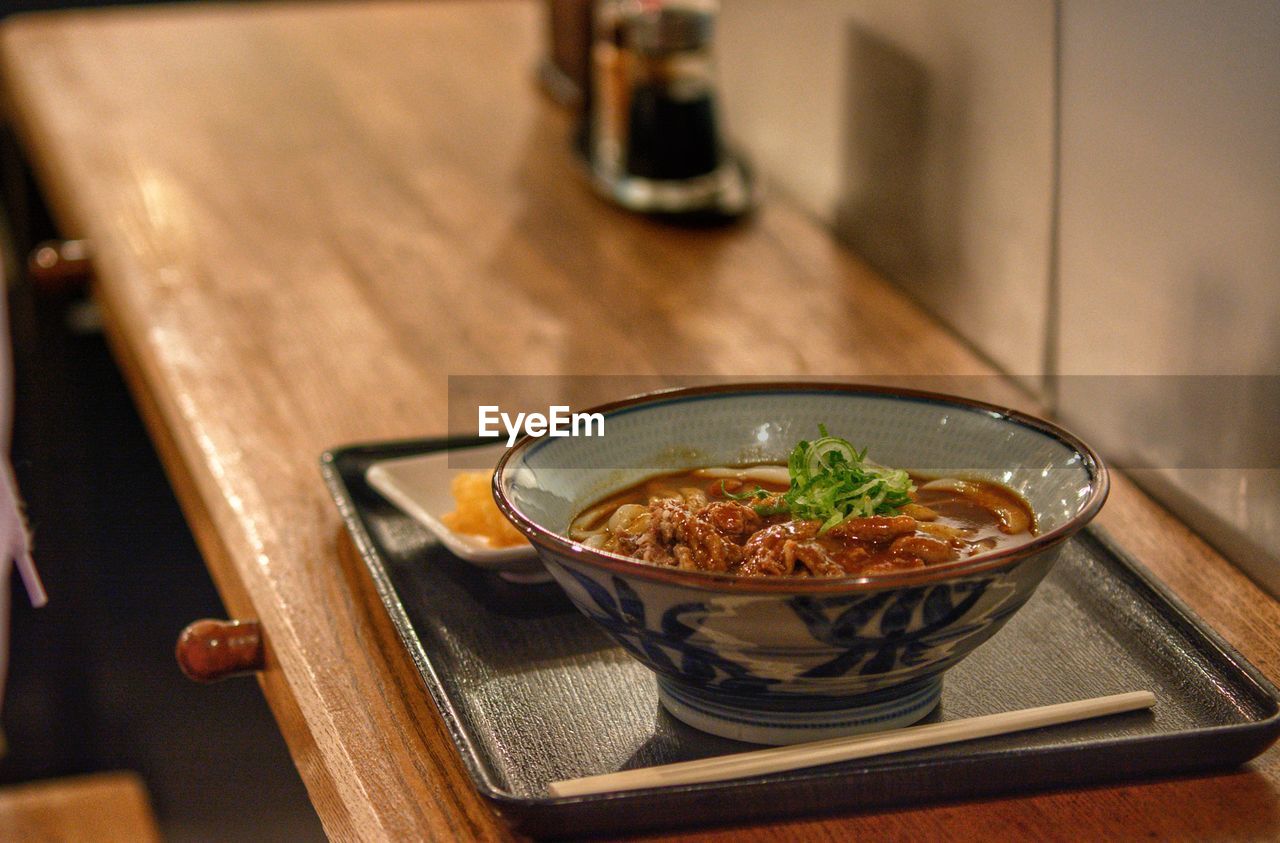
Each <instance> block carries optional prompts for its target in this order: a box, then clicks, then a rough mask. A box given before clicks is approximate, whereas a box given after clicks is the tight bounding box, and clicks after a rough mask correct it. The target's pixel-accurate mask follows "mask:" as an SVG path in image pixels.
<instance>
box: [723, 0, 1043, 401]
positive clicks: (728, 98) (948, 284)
mask: <svg viewBox="0 0 1280 843" xmlns="http://www.w3.org/2000/svg"><path fill="white" fill-rule="evenodd" d="M718 49H719V61H720V70H721V76H722V78H723V89H724V90H723V99H724V103H725V109H726V117H727V123H728V125H729V128H730V131H731V133H732V134H733V136H734V137H735V138H736V139H737V140H738V141H739V142H740V143H741V144H742V145H743V146H744V147H745V148H746V149H747V151H748V152H749V153H750V154H751V156H752V157H753V159H754V160H755V161H756V162H757V163H758V165H759V166H760V167H761V169H762V170H763V171H764V172H765V173H766V174H767V176H768V177H769V181H770V182H771V184H772V186H773V188H774V189H776V190H779V191H782V192H785V193H787V194H789V195H790V196H792V197H794V198H795V199H797V200H798V201H799V202H800V203H801V204H803V205H804V206H805V207H807V208H808V209H809V210H811V211H812V212H813V213H814V214H815V215H817V216H819V217H820V218H822V219H824V220H826V221H828V222H829V223H831V224H833V225H834V226H836V228H837V230H838V231H839V232H840V233H841V234H842V235H844V237H845V238H846V239H847V240H848V241H849V243H850V244H851V245H852V246H853V247H854V248H855V249H856V250H857V251H858V252H859V253H860V254H862V255H863V256H864V257H866V258H867V259H868V260H870V261H871V262H872V263H873V264H875V265H876V266H877V267H878V268H879V269H881V270H882V271H883V272H884V273H885V274H887V275H889V276H891V277H893V278H895V279H897V280H898V281H900V282H901V283H902V284H903V285H904V286H905V287H906V288H907V289H909V290H910V291H911V292H912V293H913V294H914V295H916V296H917V297H918V298H919V299H921V300H922V301H923V302H924V303H925V304H926V305H927V306H928V307H929V308H930V309H931V310H933V311H934V312H936V313H937V314H939V315H940V316H942V317H943V318H944V319H946V320H947V321H949V322H951V323H952V324H953V325H954V326H956V327H957V328H958V329H959V330H960V331H961V332H962V333H964V334H966V335H967V336H969V337H971V338H976V339H977V341H978V345H979V346H980V348H981V349H982V350H983V351H984V352H985V353H986V354H988V355H989V356H991V357H992V358H993V359H994V360H995V361H996V362H998V363H999V364H1000V365H1001V366H1002V367H1003V368H1004V369H1006V370H1007V371H1010V372H1013V373H1017V374H1020V375H1027V376H1029V377H1030V380H1031V381H1032V382H1033V383H1034V382H1038V378H1039V376H1040V374H1041V373H1042V372H1043V362H1044V349H1045V341H1046V318H1047V307H1048V301H1049V297H1048V272H1049V233H1050V209H1051V201H1050V200H1051V189H1052V154H1053V96H1052V94H1053V88H1052V86H1053V3H1052V1H1051V0H894V2H888V0H724V2H723V4H722V12H721V27H720V31H719V34H718ZM833 374H837V373H833Z"/></svg>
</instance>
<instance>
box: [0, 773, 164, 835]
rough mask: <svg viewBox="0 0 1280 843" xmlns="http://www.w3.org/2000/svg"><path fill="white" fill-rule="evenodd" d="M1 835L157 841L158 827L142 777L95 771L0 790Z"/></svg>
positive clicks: (131, 774)
mask: <svg viewBox="0 0 1280 843" xmlns="http://www.w3.org/2000/svg"><path fill="white" fill-rule="evenodd" d="M0 840H15V841H16V840H23V841H29V843H160V830H159V829H158V828H157V827H156V821H155V817H154V816H153V815H152V813H151V803H150V800H148V798H147V790H146V788H145V787H144V786H143V784H142V780H141V779H139V778H138V777H137V776H136V775H134V774H133V773H97V774H95V775H91V776H77V777H75V778H68V779H50V780H48V781H41V782H32V783H31V784H22V785H16V786H14V787H6V788H4V789H3V790H0Z"/></svg>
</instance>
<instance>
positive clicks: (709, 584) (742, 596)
mask: <svg viewBox="0 0 1280 843" xmlns="http://www.w3.org/2000/svg"><path fill="white" fill-rule="evenodd" d="M603 409H604V411H605V413H606V431H617V432H618V433H617V435H616V436H615V438H614V439H612V440H610V439H608V437H607V436H606V437H605V438H602V439H594V440H573V439H560V440H555V441H549V440H540V441H537V442H534V443H529V442H526V443H524V444H523V445H517V446H516V448H515V449H513V450H512V451H511V452H509V453H508V455H507V456H506V457H505V458H504V460H503V462H502V463H500V464H499V468H498V473H497V474H496V476H495V497H496V498H497V500H498V504H499V507H500V508H502V509H503V511H504V512H505V513H506V514H507V516H508V517H509V518H511V520H512V521H513V523H515V524H516V526H517V527H519V528H520V529H521V530H522V531H523V532H524V533H525V534H526V535H527V536H528V537H529V538H530V540H531V541H532V542H533V544H534V546H535V547H536V548H537V550H538V553H539V556H540V557H541V559H542V561H543V563H544V564H545V565H546V567H547V570H548V571H549V572H550V573H551V575H552V576H553V577H554V578H555V579H556V581H557V583H559V584H560V586H561V587H562V588H563V589H564V591H565V592H566V594H568V596H569V598H570V599H571V600H572V601H573V603H574V604H575V605H576V606H577V607H578V609H579V610H581V611H582V612H583V613H584V614H586V615H587V616H588V617H590V618H591V619H592V620H594V621H595V622H596V623H598V624H599V625H600V626H601V627H602V628H603V629H604V630H605V631H606V632H607V633H608V634H609V635H610V636H611V637H612V638H613V640H615V641H616V642H617V643H618V644H619V645H620V646H622V647H623V648H624V649H625V650H626V651H627V652H628V653H629V654H631V655H632V656H634V657H635V658H636V659H638V660H640V661H641V662H642V663H644V664H645V665H646V666H647V667H649V668H650V669H652V670H653V671H654V672H655V673H656V674H657V676H658V690H659V698H660V699H661V701H662V704H663V706H664V707H665V708H667V710H668V711H670V712H671V713H672V714H674V715H675V716H676V717H678V718H679V719H681V720H684V721H685V722H687V723H689V724H691V725H693V726H696V727H697V728H700V729H704V730H706V731H710V732H714V733H716V734H720V735H724V736H727V737H733V738H737V739H741V740H749V741H755V742H760V743H791V742H794V741H798V740H810V739H817V738H823V737H832V736H836V735H843V734H850V733H853V732H859V731H868V730H873V729H884V728H892V727H895V726H903V725H908V724H910V723H912V722H915V721H916V720H918V719H920V718H921V717H923V716H925V715H926V714H928V712H929V711H930V710H932V708H933V707H934V706H936V705H937V703H938V700H939V696H940V693H941V680H942V675H943V673H944V672H945V671H946V670H947V669H948V668H950V667H952V666H953V665H955V664H956V663H957V662H958V661H960V660H961V659H962V658H964V656H966V655H967V654H968V653H970V652H972V651H973V649H974V648H975V647H977V646H978V645H980V644H981V643H982V642H983V641H985V640H986V639H987V638H989V637H991V636H992V635H994V634H995V633H996V632H997V631H998V630H999V629H1000V628H1001V627H1002V626H1003V625H1004V623H1005V622H1006V621H1007V620H1008V619H1009V618H1010V617H1011V616H1012V615H1013V614H1014V613H1015V612H1016V611H1017V610H1018V608H1020V607H1021V606H1022V605H1023V604H1025V603H1026V601H1027V600H1028V599H1029V598H1030V597H1031V595H1032V593H1033V592H1034V590H1035V588H1036V586H1037V585H1039V583H1040V581H1041V580H1042V579H1043V578H1044V576H1045V575H1046V574H1047V573H1048V571H1049V569H1050V567H1051V566H1052V565H1053V563H1054V561H1055V560H1056V558H1057V557H1058V555H1059V553H1060V552H1061V549H1062V542H1063V541H1064V540H1065V539H1066V538H1067V536H1069V535H1070V534H1071V533H1073V532H1074V531H1075V530H1078V529H1079V528H1080V527H1082V526H1083V525H1084V524H1085V523H1086V522H1087V521H1088V520H1089V519H1090V518H1092V517H1093V515H1094V514H1095V513H1096V512H1097V510H1098V509H1099V508H1100V507H1101V505H1102V501H1103V500H1104V499H1105V497H1106V491H1107V480H1106V472H1105V469H1104V468H1103V467H1102V466H1101V464H1100V462H1099V461H1098V459H1097V457H1096V455H1095V454H1093V452H1092V451H1090V450H1089V449H1088V448H1087V446H1085V445H1083V444H1082V443H1080V442H1079V441H1078V440H1076V439H1075V438H1074V437H1071V436H1070V434H1067V433H1065V432H1064V431H1060V430H1059V429H1057V428H1055V427H1053V426H1052V425H1049V424H1048V423H1045V422H1040V421H1038V420H1035V419H1029V418H1026V417H1021V416H1018V415H1017V414H1013V413H1008V412H1004V411H1000V410H999V409H998V408H993V407H989V406H986V405H980V404H974V403H972V402H965V401H962V400H958V399H948V398H945V397H940V396H928V395H922V394H917V393H896V392H894V391H891V390H878V389H869V388H857V387H833V386H814V385H803V386H794V387H793V386H773V387H760V386H744V387H741V388H737V389H721V390H689V391H684V392H676V393H666V394H659V395H655V396H652V397H649V398H642V399H637V400H634V401H631V402H623V403H622V404H619V405H615V406H612V407H607V408H603ZM760 419H766V420H767V421H768V423H767V424H763V425H762V424H760V423H759V420H760ZM816 421H826V423H827V424H828V426H829V427H830V428H831V429H832V430H841V431H848V432H849V435H852V436H855V437H859V444H865V445H866V446H868V447H869V448H870V449H871V452H872V453H873V454H874V455H876V456H877V457H880V456H881V455H885V456H884V461H886V462H889V461H890V460H892V462H893V464H897V465H901V466H903V467H907V468H913V469H917V468H921V467H924V466H940V465H944V464H946V465H949V466H960V467H965V466H970V467H972V468H971V470H967V471H966V472H965V473H966V474H968V475H980V476H985V477H989V478H991V479H993V480H996V481H998V482H1004V483H1006V484H1007V485H1009V486H1011V487H1012V488H1014V489H1015V491H1018V492H1019V493H1020V494H1022V495H1023V497H1025V498H1026V499H1027V500H1028V501H1029V502H1030V503H1031V505H1032V508H1033V509H1034V510H1035V512H1036V514H1037V517H1038V518H1039V519H1040V525H1039V526H1040V533H1041V534H1040V536H1038V537H1037V538H1036V539H1034V540H1032V541H1030V542H1028V543H1027V544H1026V545H1024V546H1021V547H1018V548H1015V549H1012V550H1009V551H1004V552H999V553H995V554H991V555H990V556H989V558H988V559H985V560H984V559H982V558H978V559H976V560H974V561H973V562H971V563H970V562H966V563H964V564H960V565H950V566H941V567H940V568H939V569H936V570H929V569H925V570H924V571H919V572H912V573H908V574H902V575H891V576H887V577H883V578H870V579H862V580H856V579H850V580H835V581H823V580H822V579H821V578H818V579H812V580H811V579H792V578H786V579H779V580H772V581H761V580H743V579H741V578H733V577H717V576H714V575H706V574H702V573H700V572H687V571H679V570H674V569H670V568H660V567H657V566H651V565H646V564H644V563H641V562H636V561H634V560H626V559H622V558H621V557H615V556H612V555H610V554H607V553H602V552H599V551H596V550H592V549H590V548H587V547H583V546H581V545H578V544H576V543H574V542H572V541H570V540H568V539H567V538H565V537H564V536H563V534H562V533H563V531H564V530H565V529H566V528H567V526H568V524H569V522H570V520H571V519H572V518H573V516H574V515H576V514H577V513H578V512H579V511H581V510H582V509H583V508H585V507H586V506H587V505H588V504H590V503H592V502H593V501H595V500H599V499H600V498H601V497H603V496H604V494H605V493H607V492H609V491H612V490H615V489H618V488H622V487H624V486H627V485H630V484H631V483H632V482H636V480H638V479H641V478H643V477H644V476H647V475H651V474H654V473H658V472H660V471H664V470H665V471H674V470H679V469H681V468H688V467H695V466H698V465H709V464H725V463H732V462H734V461H735V460H736V461H739V462H751V461H755V462H759V461H766V460H770V459H777V460H779V461H783V458H784V457H785V454H786V451H787V450H789V448H790V446H791V445H792V444H794V441H795V440H796V439H797V438H800V434H798V433H797V431H804V432H805V433H807V432H809V431H810V429H816ZM611 425H612V426H611ZM860 434H863V435H860ZM940 436H946V437H949V438H948V439H947V442H948V443H950V445H949V447H948V448H942V447H940V446H939V444H938V442H937V441H936V437H940ZM916 453H919V454H921V455H922V456H921V457H920V459H921V460H922V463H918V462H915V461H914V460H913V459H912V455H913V454H916ZM945 460H950V461H951V462H950V463H946V462H945Z"/></svg>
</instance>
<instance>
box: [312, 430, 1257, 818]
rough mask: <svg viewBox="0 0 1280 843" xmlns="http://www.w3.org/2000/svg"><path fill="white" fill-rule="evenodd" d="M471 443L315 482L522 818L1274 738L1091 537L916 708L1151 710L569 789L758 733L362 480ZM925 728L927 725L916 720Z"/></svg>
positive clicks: (902, 787) (923, 780)
mask: <svg viewBox="0 0 1280 843" xmlns="http://www.w3.org/2000/svg"><path fill="white" fill-rule="evenodd" d="M470 444H478V443H475V442H472V441H469V440H439V439H437V440H417V441H408V442H393V443H377V444H371V445H353V446H350V447H345V448H339V449H336V450H333V451H330V452H327V453H326V454H325V455H324V457H323V460H322V468H323V472H324V476H325V480H326V482H327V483H328V485H329V488H330V490H331V492H332V493H333V497H334V499H335V500H336V502H337V504H338V508H339V510H340V511H341V513H342V517H343V519H344V520H345V521H346V524H347V527H348V529H349V530H350V531H351V535H352V537H353V538H354V540H355V543H356V546H357V547H358V549H359V551H360V554H361V556H362V557H363V559H364V561H365V563H366V564H367V565H368V567H369V572H370V574H371V575H372V577H373V581H374V583H375V585H376V586H377V589H378V592H379V593H380V594H381V596H382V600H383V602H384V603H385V605H386V607H387V612H388V613H389V614H390V616H391V620H392V621H393V622H394V624H395V626H396V628H397V629H398V630H399V633H400V638H401V640H402V641H403V642H404V645H405V647H406V648H408V650H409V652H410V654H411V655H412V657H413V660H414V663H415V664H416V665H417V668H418V671H419V672H420V673H421V675H422V682H423V685H424V686H425V688H426V690H427V691H428V692H429V693H430V694H431V696H432V698H433V699H434V700H435V703H436V706H437V707H438V708H439V710H440V714H441V716H443V718H444V720H445V721H446V723H447V724H448V726H449V730H450V733H451V734H452V736H453V740H454V742H455V743H456V744H457V747H458V752H459V754H460V755H461V757H462V760H463V761H464V763H465V764H466V767H467V769H468V771H469V772H470V774H471V777H472V779H473V780H474V782H475V786H476V789H477V790H478V791H479V792H480V793H481V794H483V795H484V796H485V797H487V798H488V800H490V802H491V804H492V805H493V807H494V808H495V809H496V810H497V811H498V812H499V813H500V814H502V815H503V816H504V817H505V818H507V819H508V820H509V821H510V822H512V823H513V824H514V825H515V826H516V827H517V828H519V829H520V830H521V831H524V832H526V833H529V834H534V835H570V834H590V833H603V832H620V831H628V832H634V831H640V830H649V829H656V828H663V827H671V826H688V825H694V824H704V823H716V822H745V821H751V820H759V819H763V818H766V817H779V816H787V815H795V814H805V813H817V812H829V811H836V810H854V809H862V810H865V809H872V808H884V807H889V806H902V805H909V804H910V805H915V804H921V803H927V802H935V801H940V800H951V799H961V798H973V797H979V796H988V795H993V794H998V793H1010V792H1015V791H1027V790H1032V789H1040V788H1052V787H1059V786H1064V785H1072V784H1098V783H1103V782H1108V781H1118V780H1122V779H1128V778H1133V777H1140V776H1154V775H1169V774H1175V773H1185V772H1189V771H1193V770H1206V769H1216V768H1227V767H1232V766H1235V765H1238V764H1241V763H1244V762H1245V761H1248V760H1249V759H1250V758H1253V757H1254V756H1256V755H1257V754H1259V753H1260V752H1262V751H1263V750H1264V749H1266V748H1267V747H1268V746H1269V745H1270V744H1271V743H1272V742H1273V741H1274V740H1275V739H1276V737H1277V735H1278V734H1280V705H1278V702H1277V690H1276V688H1275V687H1274V686H1273V685H1272V684H1271V683H1270V682H1268V681H1267V680H1266V679H1265V678H1263V676H1262V675H1261V674H1260V673H1259V672H1258V671H1257V670H1256V669H1255V668H1254V667H1253V666H1252V665H1250V664H1249V663H1248V662H1247V661H1245V660H1244V658H1243V657H1241V656H1240V655H1239V654H1238V653H1236V652H1235V651H1234V650H1232V649H1231V648H1230V647H1229V646H1227V645H1226V644H1225V643H1224V642H1223V641H1222V640H1221V639H1220V638H1219V637H1218V636H1217V635H1216V634H1215V633H1214V632H1213V631H1211V630H1209V629H1208V628H1206V627H1205V626H1204V625H1203V623H1202V622H1201V621H1199V620H1198V619H1197V618H1196V617H1195V616H1194V615H1193V614H1192V613H1191V612H1190V611H1189V610H1188V609H1186V608H1185V607H1184V606H1182V605H1181V604H1180V603H1179V602H1178V601H1177V600H1176V599H1175V598H1174V597H1173V596H1172V595H1171V594H1170V593H1169V592H1168V591H1166V590H1165V589H1164V588H1163V587H1162V586H1161V585H1160V584H1159V583H1158V582H1156V581H1155V580H1153V579H1152V578H1151V577H1150V576H1149V575H1148V574H1147V573H1146V572H1145V571H1144V570H1143V569H1142V568H1141V567H1140V566H1139V565H1138V564H1137V563H1136V562H1134V561H1133V560H1132V559H1130V558H1128V557H1127V556H1126V555H1125V554H1124V553H1123V552H1121V551H1120V550H1119V549H1118V548H1117V547H1115V546H1114V544H1112V543H1111V542H1110V541H1109V540H1108V539H1107V537H1106V536H1105V535H1104V534H1102V533H1101V532H1100V531H1097V530H1089V531H1086V532H1085V533H1083V534H1080V535H1079V536H1078V537H1077V538H1075V539H1073V540H1072V542H1071V544H1070V546H1069V547H1068V549H1067V552H1066V553H1065V554H1064V555H1063V558H1062V559H1061V561H1060V562H1059V563H1058V564H1057V565H1056V566H1055V568H1054V570H1053V571H1052V572H1051V573H1050V575H1049V577H1048V578H1047V579H1046V580H1045V581H1044V583H1043V584H1042V585H1041V586H1040V588H1039V590H1038V591H1037V592H1036V594H1035V596H1034V597H1033V598H1032V599H1031V601H1030V602H1029V603H1028V604H1027V605H1026V606H1025V607H1024V608H1023V609H1022V610H1021V611H1020V612H1019V613H1018V614H1017V615H1016V616H1014V618H1013V619H1012V620H1010V621H1009V623H1008V625H1007V626H1006V628H1005V629H1004V630H1002V631H1001V632H1000V633H999V634H998V635H996V636H995V637H994V638H993V639H992V640H991V641H989V642H987V643H986V644H984V645H983V646H982V647H980V648H979V649H978V650H977V651H976V652H974V653H973V655H971V656H970V657H969V658H967V659H965V660H964V661H963V662H961V663H960V664H959V665H957V666H956V667H954V668H952V669H951V670H950V671H948V673H947V675H946V679H945V681H944V686H943V695H942V704H941V706H940V707H939V709H938V711H936V712H935V713H934V714H932V715H931V716H930V718H929V720H952V719H955V718H960V717H971V716H975V715H981V714H991V713H994V712H997V711H1006V710H1013V709H1019V708H1026V707H1031V706H1038V705H1046V704H1049V703H1057V702H1066V701H1069V700H1076V699H1083V698H1086V697H1094V696H1100V695H1104V694H1113V693H1119V692H1121V691H1129V690H1139V689H1149V690H1151V691H1152V692H1154V693H1155V695H1156V698H1157V704H1156V707H1155V709H1154V710H1152V711H1149V712H1134V713H1130V714H1123V715H1116V716H1113V717H1108V718H1103V719H1100V720H1095V721H1086V722H1083V723H1078V724H1073V725H1066V726H1056V727H1052V728H1047V729H1040V730H1036V731H1031V732H1023V733H1019V734H1013V735H1007V736H1003V737H996V738H984V739H981V740H976V741H970V742H967V743H961V744H954V745H951V746H944V747H938V748H934V749H922V750H915V751H912V752H908V753H902V754H899V755H892V756H886V757H883V758H878V759H869V760H861V761H853V762H846V763H842V764H833V765H828V766H825V767H820V768H812V769H807V770H799V771H795V772H791V773H780V774H774V775H768V776H759V777H755V778H750V779H740V780H737V781H729V782H720V783H711V784H701V785H693V786H682V787H667V788H660V789H657V788H655V789H649V790H640V791H630V792H623V793H615V794H604V795H596V796H584V797H577V798H552V797H550V796H548V795H547V792H546V786H547V784H548V783H550V782H552V781H555V780H558V779H566V778H574V777H578V776H586V775H592V774H596V773H604V772H611V771H614V770H619V769H625V768H633V767H646V766H651V765H655V764H664V763H670V762H674V761H684V760H689V759H693V758H702V757H706V756H710V755H720V754H724V753H729V752H737V751H742V750H745V749H750V748H753V747H751V746H750V745H748V744H742V743H737V742H734V741H730V740H726V739H723V738H717V737H713V736H711V735H707V734H704V733H702V732H699V731H697V730H695V729H692V728H690V727H688V726H685V725H684V724H683V723H680V722H679V721H677V720H675V719H674V718H672V717H670V716H669V715H668V714H666V712H665V711H663V710H662V708H661V707H660V706H659V704H658V698H657V688H656V685H655V683H654V680H653V676H652V674H651V673H650V672H649V671H648V670H646V669H645V668H643V667H641V666H640V664H639V663H637V662H635V661H633V660H632V659H631V658H630V657H628V656H627V655H626V654H625V653H623V651H622V650H621V649H620V648H619V647H617V646H616V645H614V644H613V643H612V642H611V641H610V640H609V639H608V638H607V637H606V636H605V635H604V633H603V632H601V631H600V630H598V629H597V628H596V627H595V626H594V625H593V624H592V623H591V622H590V621H588V620H587V619H586V618H585V617H583V616H581V615H579V614H578V612H577V611H576V610H575V609H574V608H573V607H572V606H571V605H570V604H569V602H568V600H567V599H566V598H565V597H564V596H563V595H562V594H561V593H560V591H559V589H558V587H557V586H554V585H536V586H528V585H515V584H512V583H508V582H506V581H504V580H502V579H499V578H498V577H496V576H495V575H493V574H487V573H482V572H480V571H478V570H476V569H475V568H473V567H471V566H470V565H468V564H467V563H465V562H463V561H461V560H459V559H457V558H456V557H454V556H452V555H451V554H449V553H448V552H447V551H445V550H444V549H443V548H441V547H440V546H439V545H437V544H436V543H435V541H434V539H433V538H432V537H431V536H430V535H429V534H428V533H427V532H426V531H425V530H423V529H422V528H421V527H419V526H418V525H417V524H416V523H415V522H413V521H412V520H411V519H409V518H408V517H407V516H405V515H403V514H402V513H401V512H400V511H399V510H398V509H396V508H395V507H394V506H392V505H391V504H389V503H388V502H386V501H385V500H384V499H383V498H382V497H381V496H380V495H379V494H378V493H377V492H376V491H374V490H373V489H372V488H370V487H369V485H368V484H367V483H366V482H365V476H364V475H365V469H366V468H368V466H369V465H370V464H372V463H373V462H375V461H378V460H383V459H391V458H395V457H404V456H410V455H414V454H421V453H427V452H430V451H435V450H440V449H443V448H445V447H462V446H465V445H470ZM926 722H928V721H926Z"/></svg>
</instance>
